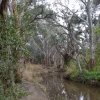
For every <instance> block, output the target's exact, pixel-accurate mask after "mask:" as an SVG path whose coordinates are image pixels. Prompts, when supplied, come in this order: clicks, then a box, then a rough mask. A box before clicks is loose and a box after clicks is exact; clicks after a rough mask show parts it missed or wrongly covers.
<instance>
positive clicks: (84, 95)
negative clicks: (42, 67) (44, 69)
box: [44, 74, 100, 100]
mask: <svg viewBox="0 0 100 100" xmlns="http://www.w3.org/2000/svg"><path fill="white" fill-rule="evenodd" d="M44 85H45V86H46V88H47V93H48V96H49V99H50V100H100V87H93V86H89V85H84V84H79V83H75V82H71V81H67V80H64V79H63V78H62V75H59V74H51V75H47V76H45V77H44Z"/></svg>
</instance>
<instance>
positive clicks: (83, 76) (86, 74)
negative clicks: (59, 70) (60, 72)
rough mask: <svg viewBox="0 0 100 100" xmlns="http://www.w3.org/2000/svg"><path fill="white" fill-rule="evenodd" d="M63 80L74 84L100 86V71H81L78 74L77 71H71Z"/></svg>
mask: <svg viewBox="0 0 100 100" xmlns="http://www.w3.org/2000/svg"><path fill="white" fill-rule="evenodd" d="M64 78H65V79H67V80H71V81H75V82H80V83H84V84H89V85H94V86H100V71H95V70H94V71H89V70H83V71H82V72H81V73H80V72H79V71H78V69H73V71H72V72H70V73H68V74H65V75H64Z"/></svg>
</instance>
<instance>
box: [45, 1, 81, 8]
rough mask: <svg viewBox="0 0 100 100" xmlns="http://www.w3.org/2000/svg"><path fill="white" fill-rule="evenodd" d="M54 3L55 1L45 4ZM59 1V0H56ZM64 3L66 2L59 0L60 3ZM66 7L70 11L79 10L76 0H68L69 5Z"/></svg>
mask: <svg viewBox="0 0 100 100" xmlns="http://www.w3.org/2000/svg"><path fill="white" fill-rule="evenodd" d="M54 1H56V0H46V2H48V3H50V4H53V3H54ZM58 1H59V0H58ZM65 1H67V0H61V2H62V3H65ZM68 7H69V8H70V9H73V8H74V9H77V10H78V9H79V3H78V1H77V0H69V4H68Z"/></svg>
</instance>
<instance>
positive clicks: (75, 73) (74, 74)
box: [71, 68, 79, 78]
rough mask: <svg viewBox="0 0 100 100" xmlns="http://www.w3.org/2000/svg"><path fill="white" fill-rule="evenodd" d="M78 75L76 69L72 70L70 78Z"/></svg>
mask: <svg viewBox="0 0 100 100" xmlns="http://www.w3.org/2000/svg"><path fill="white" fill-rule="evenodd" d="M78 73H79V70H78V68H73V70H72V73H71V77H72V78H73V77H75V76H77V75H78Z"/></svg>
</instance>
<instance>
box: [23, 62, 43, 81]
mask: <svg viewBox="0 0 100 100" xmlns="http://www.w3.org/2000/svg"><path fill="white" fill-rule="evenodd" d="M42 69H43V68H42V66H41V65H35V64H34V65H33V64H31V63H27V64H26V68H25V70H24V72H23V79H24V80H26V81H28V82H34V81H37V82H40V81H41V80H42V78H41V72H42Z"/></svg>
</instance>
